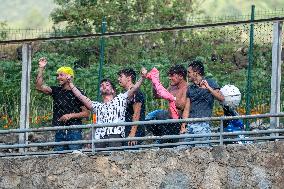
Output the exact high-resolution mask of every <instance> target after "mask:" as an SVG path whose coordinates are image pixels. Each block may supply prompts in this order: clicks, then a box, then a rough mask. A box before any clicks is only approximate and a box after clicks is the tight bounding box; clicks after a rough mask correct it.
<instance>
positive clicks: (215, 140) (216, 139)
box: [0, 112, 284, 157]
mask: <svg viewBox="0 0 284 189" xmlns="http://www.w3.org/2000/svg"><path fill="white" fill-rule="evenodd" d="M271 117H284V113H283V112H281V113H279V114H259V115H241V116H222V117H207V118H188V119H168V120H151V121H137V122H124V123H106V124H88V125H72V126H58V127H44V128H37V129H9V130H0V134H11V133H29V132H43V131H45V132H46V131H57V130H70V129H88V128H89V129H92V131H94V129H96V128H101V127H116V126H121V125H124V126H131V125H144V126H145V127H147V125H153V124H155V125H158V124H168V123H183V122H191V123H192V122H211V121H220V122H221V124H220V129H219V132H216V133H210V134H181V135H163V136H145V137H131V138H115V139H114V138H113V139H99V140H95V139H94V136H92V139H91V140H78V141H68V142H42V143H26V144H1V145H0V149H1V150H3V149H19V148H25V149H28V148H30V147H46V146H58V145H68V144H92V148H91V149H81V150H80V151H82V152H86V153H93V154H94V153H96V152H102V151H105V152H108V151H116V150H133V149H134V150H137V149H143V148H153V147H154V148H157V147H158V148H159V147H178V148H179V147H185V146H188V145H189V146H193V145H196V144H207V145H209V144H210V145H224V143H226V142H238V141H242V142H243V144H245V143H251V142H254V143H257V142H259V141H262V142H263V141H266V140H275V139H284V129H283V128H282V129H268V130H257V131H237V132H224V130H223V122H224V121H226V120H234V119H258V118H271ZM92 133H94V132H92ZM282 134H283V136H282ZM239 135H244V136H249V137H245V138H239V137H236V138H226V137H232V136H239ZM254 135H257V136H254ZM258 135H265V136H258ZM199 137H210V138H211V139H210V140H200V141H189V142H186V141H182V139H186V138H199ZM165 139H180V141H179V142H175V143H162V144H156V143H151V144H142V145H135V146H120V147H107V148H95V144H97V143H102V142H126V141H148V140H165ZM71 152H73V151H72V150H65V151H45V152H40V151H37V152H29V151H28V150H25V151H22V152H18V153H0V157H10V156H26V155H50V154H62V153H71Z"/></svg>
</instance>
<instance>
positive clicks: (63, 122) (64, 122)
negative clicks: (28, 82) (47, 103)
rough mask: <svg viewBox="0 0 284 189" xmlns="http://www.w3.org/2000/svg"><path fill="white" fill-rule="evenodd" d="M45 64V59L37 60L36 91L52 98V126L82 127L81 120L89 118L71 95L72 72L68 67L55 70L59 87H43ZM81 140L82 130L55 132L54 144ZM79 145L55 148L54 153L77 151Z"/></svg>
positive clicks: (83, 108)
mask: <svg viewBox="0 0 284 189" xmlns="http://www.w3.org/2000/svg"><path fill="white" fill-rule="evenodd" d="M46 64H47V60H46V59H45V58H40V59H39V71H38V75H37V80H36V89H37V90H38V91H40V92H42V93H44V94H48V95H51V96H52V98H53V119H52V125H54V126H68V125H82V118H83V117H88V116H89V111H88V110H87V109H86V108H85V106H84V105H83V104H82V102H81V101H80V100H79V99H78V98H77V97H76V96H75V95H74V94H73V92H72V91H71V88H70V86H69V83H68V79H69V78H70V77H71V78H74V72H73V70H72V68H70V67H61V68H59V69H58V70H57V81H58V82H59V86H51V87H49V86H45V85H44V82H43V71H44V68H45V66H46ZM76 140H82V129H71V130H57V131H56V133H55V142H61V141H76ZM81 148H82V145H81V144H70V145H68V146H56V147H55V148H54V150H55V151H62V150H78V149H81Z"/></svg>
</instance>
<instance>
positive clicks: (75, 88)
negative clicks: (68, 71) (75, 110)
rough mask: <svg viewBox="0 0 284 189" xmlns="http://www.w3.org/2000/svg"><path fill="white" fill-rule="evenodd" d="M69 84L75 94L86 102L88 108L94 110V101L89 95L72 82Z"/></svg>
mask: <svg viewBox="0 0 284 189" xmlns="http://www.w3.org/2000/svg"><path fill="white" fill-rule="evenodd" d="M69 86H70V88H71V90H72V92H73V93H74V95H75V96H76V97H77V98H78V99H79V100H80V101H81V102H82V103H83V104H84V106H86V108H88V109H89V110H92V101H91V100H90V99H89V98H88V97H86V96H85V95H83V94H82V93H81V91H80V90H79V89H77V87H75V85H74V84H73V83H72V82H70V83H69Z"/></svg>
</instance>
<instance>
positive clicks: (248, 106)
mask: <svg viewBox="0 0 284 189" xmlns="http://www.w3.org/2000/svg"><path fill="white" fill-rule="evenodd" d="M254 9H255V6H254V5H252V6H251V19H250V20H251V21H254ZM253 41H254V24H253V23H251V24H250V40H249V62H248V77H247V88H246V115H250V113H251V102H250V101H251V86H252V80H251V71H252V64H253ZM246 130H249V121H248V120H246Z"/></svg>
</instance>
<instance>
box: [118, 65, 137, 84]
mask: <svg viewBox="0 0 284 189" xmlns="http://www.w3.org/2000/svg"><path fill="white" fill-rule="evenodd" d="M121 74H124V75H125V76H126V77H131V80H132V82H133V83H134V82H135V81H136V73H135V71H134V70H133V69H132V68H125V69H122V70H120V71H119V72H118V73H117V75H121Z"/></svg>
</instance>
